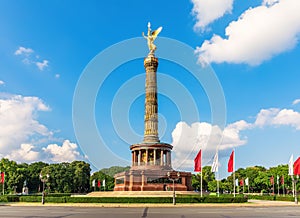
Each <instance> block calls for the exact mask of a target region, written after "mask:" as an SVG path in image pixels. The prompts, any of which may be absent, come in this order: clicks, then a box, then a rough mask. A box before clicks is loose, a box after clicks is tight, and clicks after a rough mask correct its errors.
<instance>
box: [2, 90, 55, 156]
mask: <svg viewBox="0 0 300 218" xmlns="http://www.w3.org/2000/svg"><path fill="white" fill-rule="evenodd" d="M49 110H50V108H49V107H48V106H46V105H45V104H44V102H43V101H42V100H41V99H39V98H38V97H24V96H21V95H9V94H4V93H0V153H1V154H2V155H4V156H5V155H8V154H10V152H11V151H12V150H16V149H19V147H20V145H21V144H27V143H32V141H33V140H38V139H39V138H45V137H46V138H47V137H51V135H52V132H51V131H49V130H48V128H47V127H46V126H45V125H43V124H41V123H40V122H39V121H38V120H37V117H38V112H40V111H49Z"/></svg>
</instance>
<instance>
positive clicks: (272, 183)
mask: <svg viewBox="0 0 300 218" xmlns="http://www.w3.org/2000/svg"><path fill="white" fill-rule="evenodd" d="M270 183H271V185H274V176H271V178H270Z"/></svg>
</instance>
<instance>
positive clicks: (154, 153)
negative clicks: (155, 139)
mask: <svg viewBox="0 0 300 218" xmlns="http://www.w3.org/2000/svg"><path fill="white" fill-rule="evenodd" d="M153 163H154V164H153V165H156V149H153Z"/></svg>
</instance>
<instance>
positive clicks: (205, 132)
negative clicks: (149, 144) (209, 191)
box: [172, 121, 250, 169]
mask: <svg viewBox="0 0 300 218" xmlns="http://www.w3.org/2000/svg"><path fill="white" fill-rule="evenodd" d="M249 127H250V125H249V124H247V123H246V122H245V121H238V122H236V123H233V124H231V125H228V126H227V127H226V128H225V129H224V130H223V131H222V130H221V128H219V127H218V126H212V125H211V124H209V123H204V122H201V123H200V122H197V123H193V124H192V125H191V126H189V125H188V124H187V123H185V122H179V123H177V125H176V127H175V129H174V130H173V132H172V139H173V142H172V145H173V146H174V148H173V166H174V168H177V169H178V168H186V167H190V166H193V159H194V156H195V154H197V152H198V151H199V150H200V148H201V149H202V150H203V163H204V165H205V164H207V163H208V162H211V157H213V155H214V153H215V151H216V149H217V148H218V149H219V150H226V149H229V148H233V147H237V146H241V145H244V144H245V143H246V142H247V141H246V139H242V138H241V136H240V131H241V130H244V129H246V128H249Z"/></svg>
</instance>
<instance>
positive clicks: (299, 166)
mask: <svg viewBox="0 0 300 218" xmlns="http://www.w3.org/2000/svg"><path fill="white" fill-rule="evenodd" d="M294 175H300V157H298V159H297V160H296V161H295V163H294Z"/></svg>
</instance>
